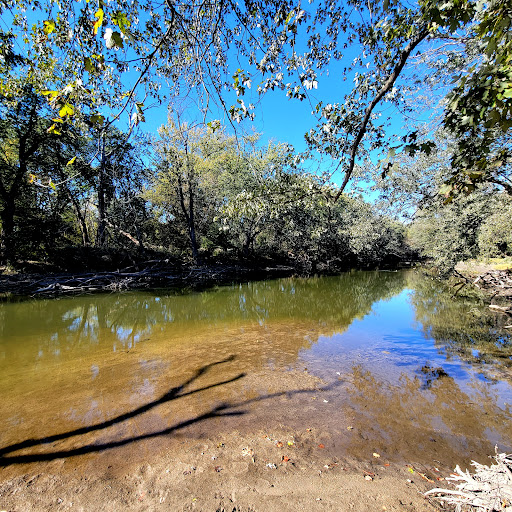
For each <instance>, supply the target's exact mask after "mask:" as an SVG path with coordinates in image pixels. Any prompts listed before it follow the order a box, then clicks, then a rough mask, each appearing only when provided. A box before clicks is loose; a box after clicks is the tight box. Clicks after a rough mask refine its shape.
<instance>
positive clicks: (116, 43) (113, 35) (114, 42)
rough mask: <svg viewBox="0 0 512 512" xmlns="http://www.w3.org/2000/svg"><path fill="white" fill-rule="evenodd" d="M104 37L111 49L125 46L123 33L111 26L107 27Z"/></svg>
mask: <svg viewBox="0 0 512 512" xmlns="http://www.w3.org/2000/svg"><path fill="white" fill-rule="evenodd" d="M103 38H104V39H105V44H106V46H107V48H108V49H109V50H110V49H112V48H123V46H124V44H123V38H122V37H121V34H120V33H119V32H117V31H113V30H112V29H111V28H107V29H106V30H105V35H104V36H103Z"/></svg>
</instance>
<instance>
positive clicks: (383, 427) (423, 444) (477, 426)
mask: <svg viewBox="0 0 512 512" xmlns="http://www.w3.org/2000/svg"><path fill="white" fill-rule="evenodd" d="M350 379H351V382H352V386H351V387H350V391H349V395H350V405H351V407H352V408H353V409H354V411H353V415H354V419H353V423H352V426H353V427H354V432H353V435H352V438H351V440H350V443H349V451H350V452H351V453H352V454H354V455H360V454H361V453H368V452H371V451H372V450H375V451H377V452H379V453H381V454H383V455H386V456H390V457H392V456H395V457H396V456H400V457H401V458H403V459H404V460H405V461H406V462H409V463H414V461H415V460H417V459H423V460H430V461H432V464H433V465H435V463H434V460H439V461H441V462H442V463H443V464H446V465H448V467H454V466H453V464H454V463H457V464H469V462H470V460H471V459H472V458H477V459H479V460H480V461H481V462H484V460H485V458H486V457H487V456H488V455H489V453H491V450H492V449H493V447H494V443H499V444H500V445H501V446H500V449H505V450H510V449H511V447H512V435H511V432H510V419H511V415H512V411H511V410H510V407H506V408H504V409H502V408H500V407H499V406H498V397H497V395H495V394H494V393H493V392H492V388H490V387H489V386H487V385H486V384H485V383H483V382H479V381H477V380H476V379H475V380H474V381H472V383H471V391H470V394H468V393H467V392H464V391H463V390H462V389H461V388H460V387H459V385H458V384H457V382H456V381H455V380H454V379H452V378H451V377H448V376H446V375H445V376H442V377H440V378H437V379H435V380H433V381H432V382H431V385H430V386H429V388H428V390H426V389H424V386H423V381H422V379H420V378H418V377H414V378H410V377H409V376H407V375H402V376H401V378H400V381H399V384H398V385H397V386H392V385H388V384H385V383H383V382H382V381H381V380H378V379H376V378H375V377H374V376H373V375H372V373H371V371H365V370H363V369H362V368H361V367H354V368H353V373H352V375H351V376H350ZM461 454H466V457H467V460H461V459H460V457H461Z"/></svg>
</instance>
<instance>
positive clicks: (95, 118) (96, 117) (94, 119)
mask: <svg viewBox="0 0 512 512" xmlns="http://www.w3.org/2000/svg"><path fill="white" fill-rule="evenodd" d="M90 121H91V123H92V124H94V125H100V126H102V125H103V123H104V121H105V118H104V117H103V116H102V115H101V114H93V115H92V116H91V119H90Z"/></svg>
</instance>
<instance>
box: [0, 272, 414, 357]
mask: <svg viewBox="0 0 512 512" xmlns="http://www.w3.org/2000/svg"><path fill="white" fill-rule="evenodd" d="M404 284H405V275H404V274H403V273H400V272H396V273H393V272H351V273H346V274H343V275H341V276H337V277H323V278H309V279H302V278H288V279H279V280H273V281H261V282H252V283H248V284H240V285H232V286H225V287H217V288H212V289H208V290H205V291H202V292H187V291H185V290H182V291H179V292H175V293H172V294H167V295H165V294H164V293H163V292H153V293H128V294H119V295H96V296H84V297H75V298H72V299H60V300H59V299H53V300H38V301H28V302H21V303H10V304H0V312H1V314H2V318H3V322H2V323H1V324H0V339H2V340H4V341H5V340H9V339H14V338H15V339H17V340H21V342H22V343H27V347H26V349H27V350H29V347H28V344H29V342H28V340H32V343H36V344H37V347H36V346H35V345H34V346H32V348H31V349H30V350H32V352H33V353H35V357H41V356H42V355H44V356H50V357H51V355H52V354H53V355H54V356H56V357H58V358H62V357H65V352H66V351H67V350H69V351H71V350H72V349H73V348H74V349H80V350H83V351H89V350H91V351H92V350H95V347H96V346H98V345H102V344H105V343H107V344H110V347H104V348H108V350H112V349H130V348H132V347H133V346H134V345H135V344H136V343H137V342H139V341H141V340H143V339H147V338H148V337H149V336H150V335H152V334H155V333H156V332H157V331H160V332H165V333H169V332H172V331H173V330H175V329H178V328H179V329H181V330H182V331H183V332H185V331H186V329H187V328H191V327H193V328H197V327H201V326H204V327H212V328H214V327H217V326H229V325H248V326H250V325H260V326H264V325H267V324H269V323H272V322H283V321H286V320H288V319H292V320H300V321H304V322H308V323H310V324H311V325H312V326H318V327H319V328H320V330H322V331H324V330H327V331H331V332H332V331H336V330H337V331H339V330H342V329H344V328H346V327H348V326H349V325H350V323H351V322H352V321H353V320H354V319H356V318H362V317H363V316H365V315H366V314H368V312H369V311H370V310H371V307H372V305H373V303H374V302H375V301H377V300H381V299H386V298H389V297H392V296H393V295H395V294H397V293H399V292H400V291H401V290H402V289H403V287H404ZM170 328H172V329H171V330H170ZM112 344H114V346H112ZM16 345H17V344H13V343H6V344H5V348H4V350H5V354H6V355H5V360H9V361H11V362H12V361H13V359H15V358H16V357H17V356H18V352H19V350H18V349H19V347H18V346H16ZM20 357H21V356H20Z"/></svg>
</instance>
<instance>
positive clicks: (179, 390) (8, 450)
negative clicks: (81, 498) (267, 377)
mask: <svg viewBox="0 0 512 512" xmlns="http://www.w3.org/2000/svg"><path fill="white" fill-rule="evenodd" d="M233 360H235V356H234V355H231V356H229V357H228V358H226V359H223V360H221V361H217V362H214V363H210V364H207V365H205V366H202V367H201V368H199V369H198V370H197V371H196V372H195V373H194V375H193V376H192V377H190V378H189V379H188V380H186V381H185V382H184V383H183V384H181V385H180V386H177V387H174V388H171V389H170V390H169V391H167V392H166V393H164V394H163V395H162V396H161V397H160V398H158V399H156V400H154V401H152V402H149V403H147V404H144V405H143V406H141V407H138V408H137V409H134V410H133V411H130V412H127V413H124V414H121V415H119V416H116V417H115V418H112V419H110V420H107V421H104V422H102V423H98V424H96V425H90V426H86V427H82V428H78V429H75V430H70V431H69V432H63V433H61V434H55V435H52V436H48V437H41V438H38V439H26V440H24V441H21V442H19V443H15V444H11V445H9V446H6V447H3V448H0V467H1V466H4V467H5V466H10V465H12V464H26V463H31V462H42V461H50V460H54V459H60V458H66V457H74V456H77V455H85V454H88V453H94V452H101V451H103V450H108V449H111V448H118V447H121V446H125V445H128V444H130V443H136V442H138V441H143V440H145V439H151V438H155V437H159V436H165V435H168V434H172V433H173V432H176V431H178V430H180V429H183V428H185V427H188V426H190V425H193V424H195V423H199V422H202V421H205V420H208V419H210V418H218V417H229V416H241V415H243V414H246V413H247V411H244V410H241V408H242V407H244V406H247V405H250V404H251V403H255V402H259V401H262V400H270V399H273V398H277V397H280V396H283V395H287V396H291V395H295V394H300V393H312V392H318V391H319V389H318V388H315V389H300V390H293V391H280V392H276V393H270V394H266V395H262V396H259V397H257V398H252V399H249V400H243V401H239V402H231V403H224V404H221V405H218V406H216V407H213V408H212V409H210V410H209V411H208V412H206V413H204V414H201V415H199V416H196V417H194V418H190V419H188V420H185V421H182V422H180V423H177V424H175V425H173V426H171V427H169V428H166V429H163V430H159V431H156V432H149V433H146V434H141V435H139V436H133V437H129V438H126V439H120V440H118V441H112V442H108V443H94V444H86V445H83V446H78V447H76V448H72V449H68V450H56V451H49V452H44V453H28V454H20V455H12V454H13V453H14V452H17V451H19V450H24V449H27V448H34V447H38V446H43V445H48V444H50V443H53V442H56V441H60V440H63V439H68V438H71V437H75V436H81V435H85V434H88V433H90V432H94V431H99V430H103V429H106V428H109V427H111V426H113V425H116V424H119V423H122V422H124V421H127V420H129V419H130V418H134V417H136V416H140V415H142V414H144V413H146V412H147V411H149V410H151V409H153V408H155V407H157V406H159V405H161V404H164V403H166V402H171V401H173V400H176V399H178V398H182V397H185V396H189V395H192V394H195V393H200V392H202V391H206V390H208V389H211V388H215V387H218V386H223V385H225V384H229V383H231V382H235V381H237V380H240V379H242V378H244V377H245V375H246V374H245V373H239V374H238V375H236V376H235V377H232V378H230V379H226V380H223V381H220V382H216V383H215V384H210V385H209V386H204V387H202V388H199V389H194V390H191V391H185V388H186V387H187V386H189V385H190V384H192V383H193V382H194V381H196V380H197V379H198V378H199V377H200V376H201V375H203V374H204V373H206V372H207V371H208V370H209V369H210V368H212V367H214V366H217V365H220V364H223V363H227V362H230V361H233ZM331 387H332V385H331V386H326V387H324V388H321V389H322V390H327V389H329V388H331Z"/></svg>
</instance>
